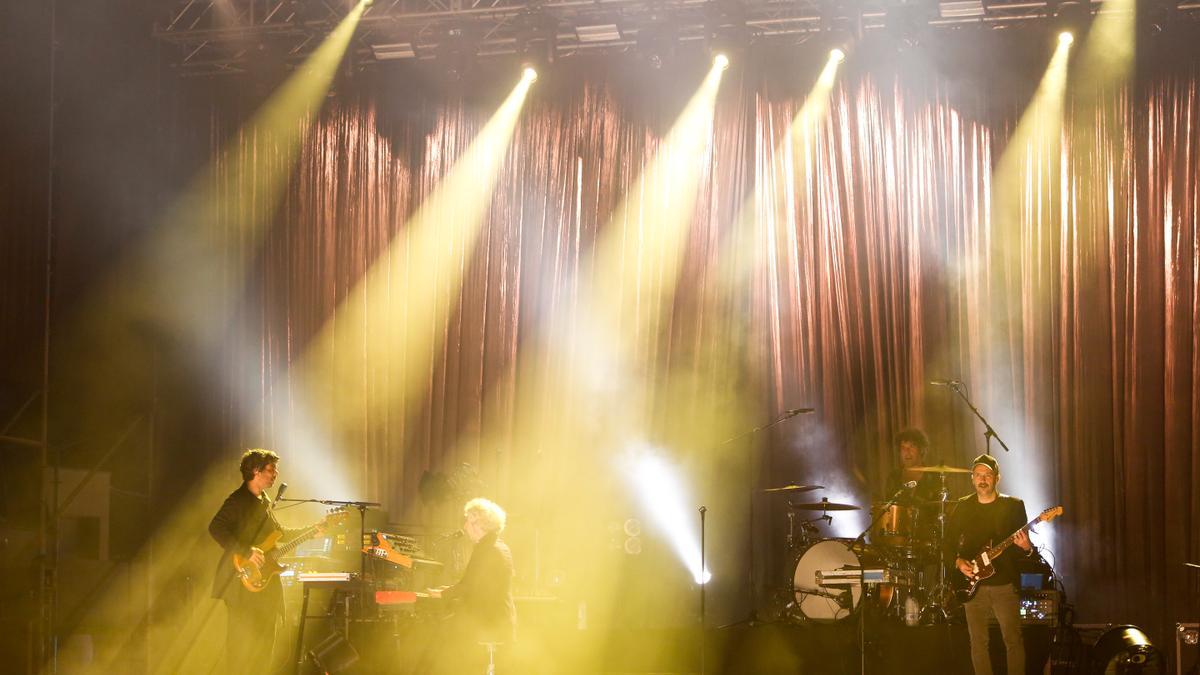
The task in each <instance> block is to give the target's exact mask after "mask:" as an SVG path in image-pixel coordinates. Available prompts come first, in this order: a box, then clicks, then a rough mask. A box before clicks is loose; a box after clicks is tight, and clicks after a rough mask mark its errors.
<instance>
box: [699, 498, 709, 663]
mask: <svg viewBox="0 0 1200 675" xmlns="http://www.w3.org/2000/svg"><path fill="white" fill-rule="evenodd" d="M707 512H708V507H707V506H701V507H700V641H699V644H700V675H704V623H705V622H704V588H705V586H707V585H708V584H707V583H706V582H707V580H706V579H705V578H704V514H705V513H707Z"/></svg>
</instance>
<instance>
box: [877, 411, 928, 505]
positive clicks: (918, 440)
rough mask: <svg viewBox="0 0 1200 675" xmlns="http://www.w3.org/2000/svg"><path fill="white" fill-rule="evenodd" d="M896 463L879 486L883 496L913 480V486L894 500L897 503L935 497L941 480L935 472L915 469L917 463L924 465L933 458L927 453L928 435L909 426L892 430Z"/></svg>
mask: <svg viewBox="0 0 1200 675" xmlns="http://www.w3.org/2000/svg"><path fill="white" fill-rule="evenodd" d="M895 447H896V455H897V460H898V463H897V466H896V468H895V469H893V470H892V472H891V473H890V474H889V475H888V478H887V482H886V483H885V484H884V486H883V488H884V489H883V497H884V498H887V497H891V496H892V495H894V494H896V493H897V492H899V491H900V489H901V488H902V487H903V486H904V484H905V483H907V482H909V481H914V480H915V481H917V487H916V488H914V489H912V490H905V491H904V493H903V494H901V495H900V499H899V500H898V501H899V503H901V504H914V503H915V504H922V503H927V502H930V501H933V500H936V499H937V498H938V491H939V490H941V482H940V481H939V480H938V477H937V474H936V473H928V472H924V471H917V470H916V469H917V468H918V467H922V466H927V465H929V464H932V463H934V462H932V461H931V459H930V458H929V457H928V454H929V437H928V436H926V435H925V432H924V431H921V430H920V429H918V428H916V427H911V428H908V429H905V430H904V431H901V432H900V433H898V434H896V442H895Z"/></svg>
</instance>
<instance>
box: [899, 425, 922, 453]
mask: <svg viewBox="0 0 1200 675" xmlns="http://www.w3.org/2000/svg"><path fill="white" fill-rule="evenodd" d="M901 443H912V444H913V445H915V446H917V450H919V451H920V452H921V456H922V457H924V456H925V452H926V451H927V450H929V437H928V436H926V435H925V432H924V431H921V430H920V429H918V428H916V427H910V428H908V429H905V430H904V431H901V432H900V433H898V434H896V447H897V448H899V447H900V444H901Z"/></svg>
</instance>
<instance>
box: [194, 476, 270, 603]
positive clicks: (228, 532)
mask: <svg viewBox="0 0 1200 675" xmlns="http://www.w3.org/2000/svg"><path fill="white" fill-rule="evenodd" d="M270 504H271V500H270V499H269V498H268V497H267V496H266V494H263V495H262V498H261V499H259V498H258V497H255V496H254V493H253V492H250V488H248V487H246V484H245V483H242V486H241V487H239V488H238V489H236V490H234V491H233V492H232V493H231V494H230V495H229V496H228V497H226V498H225V502H224V503H223V504H221V508H220V509H219V510H218V511H217V514H216V515H215V516H213V518H212V522H210V523H209V524H208V533H209V534H211V535H212V538H213V539H215V540H216V541H217V543H218V544H220V545H221V549H222V552H221V559H220V560H219V561H218V562H217V570H216V574H214V575H213V585H212V597H214V598H226V599H230V598H231V594H233V595H236V594H238V593H242V594H247V595H253V594H250V593H248V592H247V591H245V589H243V588H242V585H241V583H239V582H238V581H237V580H236V579H235V578H234V574H233V571H234V570H233V562H232V560H231V559H232V558H233V555H234V554H235V553H236V554H237V555H241V556H248V555H250V547H252V546H254V545H255V544H257V543H259V542H261V541H262V540H263V539H265V538H266V537H267V535H269V534H271V533H272V532H276V531H279V532H283V533H284V534H285V536H286V534H287V532H288V530H285V529H284V528H283V527H280V525H279V522H278V521H276V520H275V516H274V514H272V513H271V511H270V510H269V507H270ZM272 586H274V587H276V589H278V590H280V591H281V590H282V588H281V587H280V585H279V580H278V578H276V579H273V580H272V581H271V583H270V584H269V585H268V586H267V589H264V591H262V592H263V593H265V592H267V591H270V589H271V587H272ZM260 594H261V593H260ZM273 594H275V595H278V596H279V598H280V602H282V598H283V595H282V593H273ZM280 607H281V608H282V604H281V605H280Z"/></svg>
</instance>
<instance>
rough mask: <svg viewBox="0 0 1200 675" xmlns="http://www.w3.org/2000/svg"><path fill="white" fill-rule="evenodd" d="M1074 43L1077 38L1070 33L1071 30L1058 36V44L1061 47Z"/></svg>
mask: <svg viewBox="0 0 1200 675" xmlns="http://www.w3.org/2000/svg"><path fill="white" fill-rule="evenodd" d="M1074 41H1075V36H1074V35H1072V34H1071V31H1069V30H1064V31H1063V32H1061V33H1059V34H1058V43H1059V44H1061V45H1069V44H1071V43H1072V42H1074Z"/></svg>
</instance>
